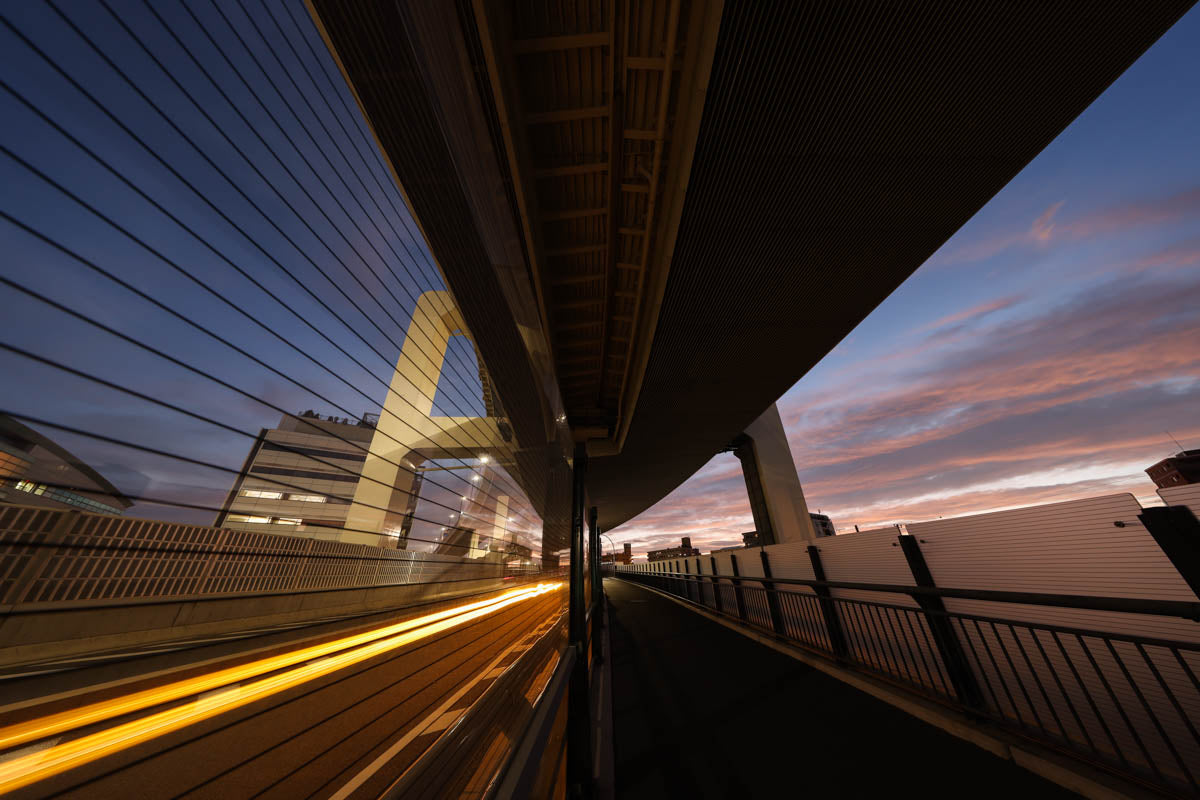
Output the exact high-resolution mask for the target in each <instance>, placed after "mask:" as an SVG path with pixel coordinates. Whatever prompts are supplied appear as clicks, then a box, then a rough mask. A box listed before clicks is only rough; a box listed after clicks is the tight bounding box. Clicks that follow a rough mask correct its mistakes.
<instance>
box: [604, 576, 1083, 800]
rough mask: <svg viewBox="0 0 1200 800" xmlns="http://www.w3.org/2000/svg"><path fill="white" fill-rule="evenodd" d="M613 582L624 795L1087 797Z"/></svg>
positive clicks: (619, 781) (608, 587) (617, 731)
mask: <svg viewBox="0 0 1200 800" xmlns="http://www.w3.org/2000/svg"><path fill="white" fill-rule="evenodd" d="M604 589H605V591H606V592H607V593H608V597H609V603H610V608H611V627H610V630H611V637H612V659H613V660H612V668H613V715H614V719H613V726H614V737H615V749H616V796H617V797H619V798H622V800H626V799H627V798H668V797H672V798H674V797H677V798H738V799H739V800H741V798H791V797H802V796H803V797H808V798H820V800H826V798H873V797H880V798H891V797H903V798H931V799H932V798H939V799H940V798H972V800H976V799H978V798H997V799H998V800H999V799H1000V798H1003V800H1034V798H1037V799H1038V800H1040V799H1041V798H1068V797H1077V795H1074V794H1072V793H1070V792H1067V791H1066V790H1064V789H1062V788H1060V787H1058V786H1056V785H1055V784H1052V783H1050V782H1048V781H1045V780H1043V779H1042V778H1039V777H1038V776H1036V775H1033V774H1032V773H1029V772H1026V771H1025V770H1023V769H1021V768H1019V767H1017V766H1015V765H1013V764H1011V763H1009V762H1007V761H1004V760H1002V759H999V758H997V757H995V756H993V755H992V754H991V753H988V752H986V751H984V750H982V749H980V748H978V747H976V746H975V745H973V744H970V743H969V742H965V741H963V740H961V739H958V738H955V737H954V736H951V735H950V734H948V733H945V732H943V731H941V730H939V729H938V728H935V727H933V726H931V725H928V724H926V723H924V722H922V721H920V720H918V719H916V718H915V717H912V716H909V715H908V714H906V713H904V712H903V711H900V710H899V709H896V708H893V707H892V706H890V705H888V704H886V703H884V702H882V701H880V700H876V699H875V698H873V697H871V696H869V695H867V694H864V693H862V692H860V691H858V690H857V689H854V688H852V687H850V686H847V685H846V684H844V683H842V682H841V681H838V680H836V679H835V678H832V677H830V676H828V675H826V674H825V673H823V672H820V671H819V670H816V669H813V668H812V667H809V666H807V665H805V664H803V663H801V662H799V661H797V660H795V659H792V658H789V657H788V656H786V655H784V654H782V653H779V652H777V651H775V650H772V649H770V648H768V647H764V646H763V645H761V644H758V643H757V642H754V641H751V640H750V639H748V638H746V637H744V636H741V635H739V634H737V633H735V632H734V631H731V630H729V629H727V628H725V627H723V626H721V625H718V624H716V623H714V622H712V621H711V620H708V619H706V618H704V617H702V616H700V615H699V614H696V613H693V612H691V611H689V610H687V609H686V608H683V607H681V606H680V605H678V604H677V603H674V602H672V601H670V600H667V599H665V598H663V597H662V596H661V595H658V594H656V593H654V592H652V591H649V590H647V589H643V588H642V587H640V586H635V585H632V584H629V583H625V582H623V581H620V580H616V579H612V578H609V579H605V581H604Z"/></svg>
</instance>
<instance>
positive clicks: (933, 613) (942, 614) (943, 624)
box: [897, 534, 983, 708]
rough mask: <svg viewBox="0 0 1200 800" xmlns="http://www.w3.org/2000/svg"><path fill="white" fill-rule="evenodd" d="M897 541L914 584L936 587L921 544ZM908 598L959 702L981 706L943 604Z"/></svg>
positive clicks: (934, 598) (933, 597)
mask: <svg viewBox="0 0 1200 800" xmlns="http://www.w3.org/2000/svg"><path fill="white" fill-rule="evenodd" d="M897 538H898V539H899V540H900V550H901V551H902V552H903V553H904V558H905V560H907V561H908V568H909V570H910V571H911V572H912V576H913V582H914V583H916V585H917V586H920V587H923V588H930V589H933V588H936V585H935V584H934V582H933V573H931V572H930V571H929V565H928V564H926V563H925V555H924V554H923V553H922V552H921V545H920V544H918V543H917V537H915V536H909V535H907V534H900V536H898V537H897ZM911 597H912V599H913V600H916V601H917V605H919V606H920V607H921V610H922V611H924V612H925V619H926V620H927V621H928V622H929V632H930V633H931V634H932V635H933V643H934V645H935V646H936V647H937V649H938V654H939V655H941V657H942V663H943V664H945V665H946V672H947V673H948V674H949V676H950V683H951V684H953V685H954V692H955V694H957V695H958V699H959V701H960V702H962V703H963V704H964V705H966V706H969V707H971V708H978V707H980V706H982V705H983V692H982V691H980V688H979V683H978V682H977V681H976V680H975V673H974V672H972V671H971V664H970V662H968V661H967V655H966V653H965V652H964V651H963V648H962V642H960V641H959V640H958V636H957V635H956V634H955V633H954V627H953V626H952V625H951V624H950V618H949V617H947V616H946V604H945V603H943V602H942V598H941V597H939V596H937V595H930V594H913V595H911Z"/></svg>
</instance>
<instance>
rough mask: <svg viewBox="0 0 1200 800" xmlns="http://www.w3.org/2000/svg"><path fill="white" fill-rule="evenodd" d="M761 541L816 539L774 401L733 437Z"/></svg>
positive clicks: (771, 542)
mask: <svg viewBox="0 0 1200 800" xmlns="http://www.w3.org/2000/svg"><path fill="white" fill-rule="evenodd" d="M733 444H734V448H735V449H734V453H735V454H736V455H737V457H738V459H739V460H740V461H741V462H742V475H743V477H744V478H745V479H746V494H747V495H748V496H749V498H750V511H751V513H752V514H753V515H754V525H755V529H756V530H757V531H758V533H759V541H760V542H761V543H762V544H778V543H782V542H798V541H804V540H809V539H816V538H817V534H816V531H815V530H813V525H812V518H811V517H810V516H809V515H808V505H807V503H805V502H804V490H803V489H802V488H801V486H800V478H799V476H797V475H796V463H795V462H794V461H793V460H792V451H791V448H790V446H789V445H788V441H787V433H786V432H785V431H784V429H783V421H782V420H781V419H780V418H779V409H778V408H776V407H775V404H773V403H772V404H771V407H770V408H768V409H767V410H766V411H764V412H763V413H762V416H760V417H759V418H758V419H756V420H755V421H754V422H752V423H750V426H749V427H748V428H746V432H745V433H743V434H742V435H741V436H739V437H738V438H737V439H735V440H734V442H733Z"/></svg>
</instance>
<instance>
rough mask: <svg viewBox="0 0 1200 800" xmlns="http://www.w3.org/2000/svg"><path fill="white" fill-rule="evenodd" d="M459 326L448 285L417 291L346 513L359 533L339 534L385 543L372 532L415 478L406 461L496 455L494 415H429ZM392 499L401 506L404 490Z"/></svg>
mask: <svg viewBox="0 0 1200 800" xmlns="http://www.w3.org/2000/svg"><path fill="white" fill-rule="evenodd" d="M460 332H465V327H464V325H463V321H462V317H461V315H460V314H459V312H458V310H457V309H456V308H455V306H454V304H453V300H452V299H451V298H450V293H449V292H443V291H429V292H425V293H423V294H422V295H421V296H420V298H418V300H417V306H416V308H415V309H414V310H413V314H412V320H411V321H410V322H409V324H408V331H407V332H406V334H405V337H404V344H403V346H402V347H401V350H400V357H399V359H398V360H397V362H396V371H395V372H394V373H393V374H392V381H391V384H390V386H389V387H388V393H387V398H386V399H385V400H384V403H383V407H382V409H381V412H380V415H379V423H378V424H377V425H376V426H375V435H374V437H373V438H372V439H371V446H370V451H369V453H368V455H367V460H366V461H365V462H364V463H363V469H362V473H361V476H360V478H359V481H358V484H357V485H356V486H355V488H354V499H353V501H352V502H351V504H350V509H349V511H348V512H347V515H346V527H347V528H350V529H354V530H357V531H359V533H357V534H344V535H343V537H344V538H346V539H349V540H353V541H359V542H362V543H364V544H373V543H375V542H371V541H367V540H368V539H371V538H377V539H379V541H380V542H381V543H386V538H385V537H381V536H376V534H381V533H383V532H384V530H385V529H386V528H388V527H389V525H388V522H389V511H390V509H391V507H392V504H393V497H394V495H395V491H396V490H397V489H399V490H400V491H401V492H406V491H407V490H408V489H409V488H410V487H411V486H412V480H413V476H412V474H411V470H410V466H409V465H411V467H412V468H415V467H416V465H417V464H419V463H420V461H421V460H425V459H443V458H464V459H465V458H476V457H478V456H481V455H483V454H485V453H490V454H493V455H494V454H497V453H499V452H502V451H503V450H504V449H505V447H507V444H506V442H505V441H504V437H503V436H502V435H501V433H500V431H499V429H498V427H497V425H496V420H495V419H494V418H491V417H441V416H437V417H435V416H433V398H434V394H435V393H436V392H437V385H438V379H439V378H440V377H441V374H442V365H443V363H444V362H445V360H446V349H447V347H448V346H449V344H450V338H451V337H452V336H454V335H455V334H456V333H460ZM418 457H419V458H418ZM397 504H398V505H399V506H400V507H404V506H405V505H406V504H407V497H406V496H403V497H402V498H401V499H399V500H397ZM393 516H394V515H393ZM392 527H395V526H392ZM393 535H395V534H393Z"/></svg>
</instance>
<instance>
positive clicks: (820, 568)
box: [808, 544, 850, 661]
mask: <svg viewBox="0 0 1200 800" xmlns="http://www.w3.org/2000/svg"><path fill="white" fill-rule="evenodd" d="M808 560H809V562H810V563H811V564H812V570H813V578H815V579H816V580H818V581H821V582H822V583H823V582H825V581H827V580H829V579H828V578H826V577H825V565H824V564H822V563H821V551H820V550H819V549H818V548H817V546H816V545H814V544H810V545H809V546H808ZM813 594H815V595H816V596H817V598H818V600H817V604H818V605H819V606H820V607H821V617H822V618H823V619H824V621H825V635H826V636H827V637H828V638H829V649H830V650H831V651H833V655H834V658H836V659H837V660H838V661H843V660H845V658H846V656H847V654H848V653H849V652H850V650H849V648H848V647H846V632H845V631H843V630H842V620H841V617H839V616H838V613H837V609H836V608H835V607H834V603H833V594H832V592H830V591H829V587H828V586H814V587H813Z"/></svg>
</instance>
